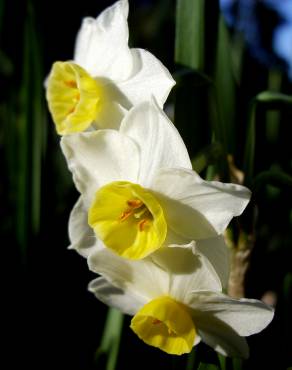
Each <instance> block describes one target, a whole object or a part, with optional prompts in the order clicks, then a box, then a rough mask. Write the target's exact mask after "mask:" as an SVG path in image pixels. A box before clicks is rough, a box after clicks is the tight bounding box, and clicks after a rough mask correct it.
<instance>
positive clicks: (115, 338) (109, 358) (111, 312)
mask: <svg viewBox="0 0 292 370" xmlns="http://www.w3.org/2000/svg"><path fill="white" fill-rule="evenodd" d="M123 320H124V315H123V314H122V313H121V312H119V311H117V310H116V309H114V308H109V309H108V313H107V318H106V322H105V326H104V330H103V335H102V340H101V344H100V346H99V348H98V349H97V351H96V354H95V363H96V365H97V368H98V366H100V368H104V369H105V370H115V368H116V363H117V359H118V353H119V346H120V339H121V333H122V328H123ZM104 364H106V365H104Z"/></svg>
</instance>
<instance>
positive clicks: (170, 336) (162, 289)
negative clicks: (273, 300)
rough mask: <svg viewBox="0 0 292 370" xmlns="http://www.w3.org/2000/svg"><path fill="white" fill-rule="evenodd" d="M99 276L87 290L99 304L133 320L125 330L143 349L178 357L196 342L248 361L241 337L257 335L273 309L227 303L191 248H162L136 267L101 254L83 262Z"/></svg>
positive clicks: (204, 263)
mask: <svg viewBox="0 0 292 370" xmlns="http://www.w3.org/2000/svg"><path fill="white" fill-rule="evenodd" d="M88 263H89V267H90V269H91V270H92V271H94V272H96V273H99V274H102V277H99V278H97V279H95V280H94V281H92V282H91V283H90V285H89V290H90V291H92V292H93V293H94V294H95V296H96V297H97V298H98V299H100V300H101V301H102V302H104V303H106V304H108V305H109V306H112V307H115V308H117V309H119V310H121V311H122V312H124V313H126V314H129V315H134V317H133V319H132V321H131V329H132V330H133V331H134V332H135V333H136V334H137V335H138V337H139V338H140V339H142V340H143V341H144V342H145V343H147V344H149V345H152V346H154V347H158V348H160V349H161V350H163V351H165V352H167V353H170V354H176V355H180V354H183V353H188V352H190V351H191V349H192V347H193V346H194V345H195V344H197V343H199V342H200V340H202V341H203V342H205V343H207V344H208V345H210V346H211V347H213V348H214V349H215V350H216V351H218V352H220V353H222V354H223V355H227V356H236V357H238V356H239V357H244V358H246V357H248V346H247V343H246V340H245V338H243V337H244V336H248V335H251V334H255V333H258V332H259V331H261V330H263V329H264V328H265V327H266V326H267V325H268V324H269V323H270V321H271V320H272V318H273V314H274V312H273V309H272V308H271V307H269V306H267V305H265V304H264V303H262V302H260V301H257V300H253V299H232V298H230V297H228V296H226V295H224V294H222V293H221V290H222V287H221V284H220V281H219V280H218V278H217V275H216V274H214V271H213V269H212V268H210V265H209V262H208V260H207V259H206V258H204V257H203V256H202V255H198V254H196V253H193V251H192V250H191V248H178V247H174V248H164V249H162V250H160V251H159V252H157V253H155V254H153V255H151V256H150V257H147V258H145V259H143V260H140V261H128V260H125V259H122V258H120V257H118V256H116V255H114V254H113V253H111V252H110V251H109V250H107V249H103V250H100V251H97V252H95V253H94V254H92V255H91V256H90V257H89V259H88Z"/></svg>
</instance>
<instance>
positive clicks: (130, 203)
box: [127, 199, 143, 209]
mask: <svg viewBox="0 0 292 370" xmlns="http://www.w3.org/2000/svg"><path fill="white" fill-rule="evenodd" d="M127 204H128V206H129V207H131V208H134V209H135V208H140V207H141V206H143V202H142V200H140V199H130V200H128V201H127Z"/></svg>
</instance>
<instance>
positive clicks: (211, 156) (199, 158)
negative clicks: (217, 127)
mask: <svg viewBox="0 0 292 370" xmlns="http://www.w3.org/2000/svg"><path fill="white" fill-rule="evenodd" d="M222 156H223V149H222V145H221V144H220V143H217V142H214V143H212V144H211V145H209V146H208V147H206V148H204V149H203V150H202V151H201V152H200V153H199V154H197V155H196V156H195V157H194V158H193V159H192V165H193V170H194V171H196V172H198V173H200V172H202V171H203V170H204V169H205V168H206V167H208V166H209V165H211V164H214V163H217V162H218V161H219V160H221V159H222Z"/></svg>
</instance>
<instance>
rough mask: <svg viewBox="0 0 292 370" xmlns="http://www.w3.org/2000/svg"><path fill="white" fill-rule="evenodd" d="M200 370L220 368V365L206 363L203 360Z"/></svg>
mask: <svg viewBox="0 0 292 370" xmlns="http://www.w3.org/2000/svg"><path fill="white" fill-rule="evenodd" d="M198 370H220V369H219V367H218V366H216V365H214V364H206V363H204V362H201V363H200V365H199V367H198Z"/></svg>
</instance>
